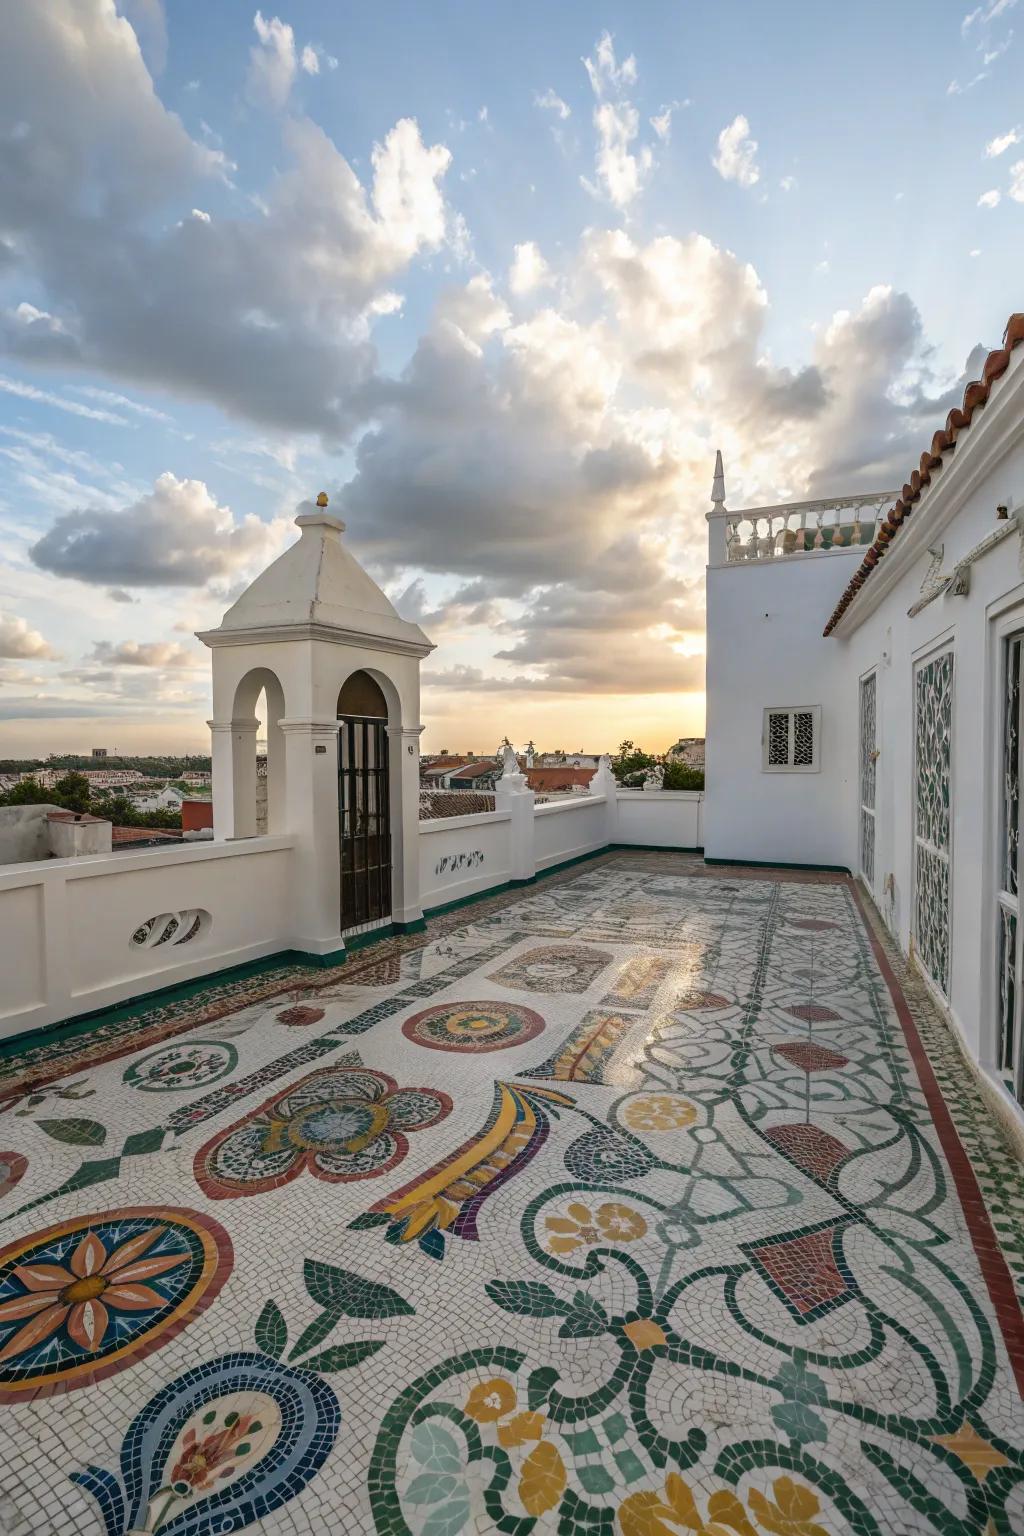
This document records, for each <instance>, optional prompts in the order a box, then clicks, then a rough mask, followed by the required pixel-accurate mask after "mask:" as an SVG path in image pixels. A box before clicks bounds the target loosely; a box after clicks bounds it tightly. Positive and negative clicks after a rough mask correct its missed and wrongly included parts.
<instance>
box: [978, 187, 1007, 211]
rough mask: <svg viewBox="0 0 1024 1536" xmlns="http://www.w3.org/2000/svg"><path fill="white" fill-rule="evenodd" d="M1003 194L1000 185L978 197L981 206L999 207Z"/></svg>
mask: <svg viewBox="0 0 1024 1536" xmlns="http://www.w3.org/2000/svg"><path fill="white" fill-rule="evenodd" d="M1002 196H1003V194H1002V193H1001V192H1000V191H999V188H998V187H993V188H992V190H991V191H990V192H983V193H982V194H981V196H980V197H979V198H978V207H979V208H998V207H999V204H1000V202H1001V200H1002Z"/></svg>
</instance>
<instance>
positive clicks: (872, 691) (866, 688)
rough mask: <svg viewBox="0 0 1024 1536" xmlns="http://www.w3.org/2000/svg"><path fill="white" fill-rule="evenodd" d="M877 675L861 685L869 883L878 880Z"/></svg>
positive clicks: (863, 834)
mask: <svg viewBox="0 0 1024 1536" xmlns="http://www.w3.org/2000/svg"><path fill="white" fill-rule="evenodd" d="M877 734H878V726H877V676H876V674H875V673H874V672H872V674H871V676H870V677H865V678H863V679H862V680H861V685H860V871H861V874H862V875H863V876H864V879H865V881H866V883H867V884H868V885H869V886H872V887H873V886H874V883H875V782H876V772H875V761H876V759H877V757H878V752H877V747H876V739H877Z"/></svg>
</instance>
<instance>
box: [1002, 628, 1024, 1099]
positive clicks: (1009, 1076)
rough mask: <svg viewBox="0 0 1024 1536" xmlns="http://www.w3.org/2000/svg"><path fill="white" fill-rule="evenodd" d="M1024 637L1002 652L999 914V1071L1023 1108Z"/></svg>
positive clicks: (1014, 638) (1015, 637) (1009, 643)
mask: <svg viewBox="0 0 1024 1536" xmlns="http://www.w3.org/2000/svg"><path fill="white" fill-rule="evenodd" d="M1022 651H1024V635H1011V636H1010V638H1009V639H1008V640H1007V642H1006V645H1005V648H1004V653H1003V664H1004V673H1003V756H1002V802H1003V803H1002V823H1001V833H1002V836H1001V840H1000V844H1001V845H1000V850H999V865H1000V869H999V890H998V892H997V895H996V902H997V906H996V912H997V923H998V936H999V946H998V948H999V953H998V966H999V971H998V999H997V1003H998V1009H999V1046H998V1059H999V1068H1000V1071H1001V1072H1002V1074H1003V1079H1004V1081H1005V1083H1006V1085H1007V1087H1008V1088H1009V1089H1010V1091H1011V1093H1012V1094H1013V1095H1014V1097H1015V1098H1016V1099H1017V1101H1018V1103H1021V1104H1024V1038H1022V1034H1024V1031H1022V1022H1021V1004H1022V997H1021V975H1022V955H1021V942H1022V939H1024V931H1022V925H1021V923H1020V921H1019V918H1020V890H1019V883H1018V872H1019V857H1020V779H1021V772H1020V753H1021V719H1020V715H1021V681H1022V679H1021V672H1022V663H1024V656H1022Z"/></svg>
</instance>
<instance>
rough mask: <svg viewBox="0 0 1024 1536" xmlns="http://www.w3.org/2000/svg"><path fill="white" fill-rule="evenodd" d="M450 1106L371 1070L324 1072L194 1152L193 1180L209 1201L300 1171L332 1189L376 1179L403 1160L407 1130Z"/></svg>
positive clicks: (287, 1179)
mask: <svg viewBox="0 0 1024 1536" xmlns="http://www.w3.org/2000/svg"><path fill="white" fill-rule="evenodd" d="M451 1107H452V1101H451V1099H450V1098H449V1097H448V1095H447V1094H446V1093H442V1092H441V1091H440V1090H439V1089H436V1088H399V1086H398V1084H397V1083H396V1082H395V1079H394V1078H393V1077H388V1075H387V1073H385V1072H375V1071H371V1070H370V1068H369V1067H362V1066H356V1067H328V1068H325V1069H322V1070H320V1071H319V1072H312V1073H310V1074H309V1076H308V1077H303V1078H301V1079H300V1080H299V1081H298V1082H297V1083H292V1084H291V1085H290V1086H289V1087H287V1088H282V1089H281V1091H280V1092H279V1093H276V1094H275V1095H274V1097H273V1098H271V1099H268V1100H267V1101H266V1103H265V1104H261V1105H260V1106H259V1108H258V1109H254V1110H252V1111H251V1112H250V1113H249V1114H248V1115H246V1116H245V1117H244V1118H243V1119H241V1120H236V1121H235V1123H234V1124H233V1125H229V1126H228V1127H227V1129H226V1130H223V1131H220V1132H218V1134H217V1135H216V1136H214V1137H213V1138H212V1140H210V1141H208V1142H207V1143H206V1144H205V1146H202V1147H200V1149H199V1151H198V1152H197V1153H196V1157H195V1163H194V1172H195V1176H196V1180H197V1182H198V1184H199V1187H200V1188H201V1189H202V1190H203V1192H204V1194H207V1195H209V1196H210V1198H211V1199H213V1200H231V1199H234V1198H235V1197H236V1196H239V1195H258V1194H262V1193H263V1192H264V1191H266V1190H270V1189H277V1188H278V1187H279V1186H280V1185H282V1184H290V1183H291V1181H292V1179H297V1178H298V1176H299V1174H300V1173H302V1171H303V1169H308V1170H309V1172H310V1173H311V1174H313V1175H314V1176H315V1177H316V1178H318V1179H324V1180H325V1181H326V1182H327V1183H333V1184H348V1183H351V1182H352V1181H353V1180H356V1179H373V1178H377V1177H379V1176H380V1175H381V1174H382V1173H387V1172H388V1170H389V1169H391V1168H394V1167H396V1166H397V1164H398V1163H400V1162H401V1161H402V1159H403V1157H405V1154H406V1153H407V1152H408V1150H409V1142H408V1138H407V1133H408V1132H411V1131H423V1130H426V1129H427V1127H428V1126H431V1125H436V1124H437V1123H438V1121H439V1120H443V1119H444V1118H445V1116H446V1115H447V1114H449V1113H450V1111H451Z"/></svg>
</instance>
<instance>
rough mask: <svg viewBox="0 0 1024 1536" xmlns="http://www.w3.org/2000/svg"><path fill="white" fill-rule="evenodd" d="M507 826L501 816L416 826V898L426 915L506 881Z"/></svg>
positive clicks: (490, 813) (494, 813)
mask: <svg viewBox="0 0 1024 1536" xmlns="http://www.w3.org/2000/svg"><path fill="white" fill-rule="evenodd" d="M511 822H512V818H511V816H510V815H509V813H508V812H507V811H484V812H481V813H480V814H479V815H475V816H447V817H444V818H442V819H440V820H438V821H421V822H420V824H419V825H420V839H419V846H420V893H421V900H422V902H423V906H424V909H425V911H426V912H427V913H428V915H429V912H430V909H431V908H432V907H440V906H444V905H445V904H446V903H447V902H449V901H461V900H462V899H463V898H464V897H466V896H473V895H475V894H476V893H477V892H478V891H485V890H489V889H490V888H491V887H492V886H499V885H504V884H505V883H506V882H507V881H508V880H509V879H510V877H511V874H512V845H511Z"/></svg>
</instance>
